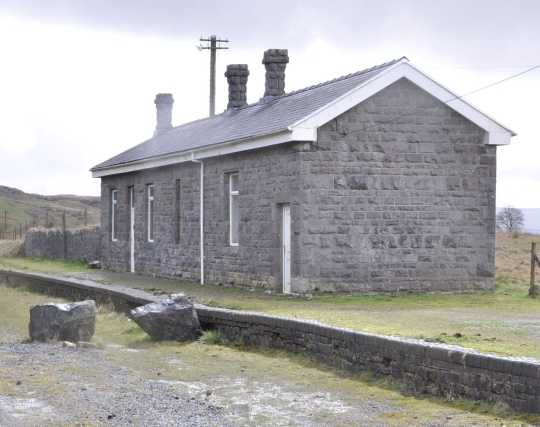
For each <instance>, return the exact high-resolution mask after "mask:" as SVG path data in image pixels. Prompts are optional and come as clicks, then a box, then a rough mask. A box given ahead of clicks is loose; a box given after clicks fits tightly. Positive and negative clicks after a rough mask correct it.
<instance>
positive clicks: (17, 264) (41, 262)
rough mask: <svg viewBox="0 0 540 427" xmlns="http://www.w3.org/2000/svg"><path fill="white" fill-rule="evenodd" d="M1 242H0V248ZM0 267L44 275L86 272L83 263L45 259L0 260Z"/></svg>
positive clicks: (86, 268)
mask: <svg viewBox="0 0 540 427" xmlns="http://www.w3.org/2000/svg"><path fill="white" fill-rule="evenodd" d="M1 244H2V241H1V240H0V247H1ZM0 267H1V268H5V269H11V270H21V271H29V272H33V273H44V274H62V273H70V272H71V273H72V272H84V271H87V270H88V267H87V266H86V263H85V262H82V261H74V260H63V259H47V258H30V257H29V258H6V257H4V258H0Z"/></svg>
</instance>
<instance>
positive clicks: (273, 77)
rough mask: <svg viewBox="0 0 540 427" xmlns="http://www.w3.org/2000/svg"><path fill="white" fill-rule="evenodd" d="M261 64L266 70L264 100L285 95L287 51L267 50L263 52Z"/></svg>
mask: <svg viewBox="0 0 540 427" xmlns="http://www.w3.org/2000/svg"><path fill="white" fill-rule="evenodd" d="M262 63H263V64H264V67H265V68H266V83H265V91H264V98H268V97H275V96H280V95H284V94H285V68H286V67H287V64H288V63H289V51H288V50H287V49H268V50H267V51H266V52H264V56H263V60H262Z"/></svg>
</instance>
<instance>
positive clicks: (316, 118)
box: [289, 59, 517, 145]
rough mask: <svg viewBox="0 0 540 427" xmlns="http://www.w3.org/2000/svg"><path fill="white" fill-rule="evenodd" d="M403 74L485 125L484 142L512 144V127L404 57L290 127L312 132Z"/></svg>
mask: <svg viewBox="0 0 540 427" xmlns="http://www.w3.org/2000/svg"><path fill="white" fill-rule="evenodd" d="M401 78H406V79H408V80H410V81H411V82H413V83H414V84H416V85H417V86H419V87H421V88H422V89H424V90H425V91H426V92H428V93H429V94H431V95H432V96H434V97H435V98H437V99H438V100H440V101H441V102H443V103H445V104H447V105H448V106H449V107H450V108H452V109H454V110H455V111H457V112H458V113H460V114H461V115H462V116H464V117H466V118H467V119H469V120H470V121H471V122H473V123H474V124H476V125H477V126H479V127H480V128H482V129H484V130H485V131H486V138H485V140H484V143H485V144H489V145H509V144H510V138H511V137H512V136H515V135H517V134H516V133H515V132H514V131H512V130H511V129H510V128H507V127H506V126H503V125H502V124H500V123H498V122H496V121H495V120H494V119H492V118H491V117H489V116H488V115H487V114H485V113H483V112H482V111H480V110H479V109H478V108H476V107H474V106H473V105H471V104H470V103H468V102H467V101H465V100H464V99H463V98H459V95H457V94H455V93H454V92H452V91H451V90H450V89H448V88H446V87H445V86H443V85H442V84H440V83H439V82H437V81H436V80H435V79H433V78H432V77H430V76H428V75H427V74H425V73H424V72H423V71H421V70H419V69H418V68H416V67H415V66H414V65H412V64H410V63H409V61H408V60H407V59H402V60H401V61H400V62H398V63H397V64H394V65H392V66H391V67H388V68H387V69H386V70H383V71H381V72H380V73H378V74H377V75H375V76H374V77H372V78H371V79H369V80H368V81H366V82H364V83H363V84H361V85H360V86H358V87H356V88H354V89H352V90H350V91H349V92H347V93H345V94H344V95H342V96H340V97H339V98H336V100H334V101H332V102H331V103H329V104H327V105H325V106H324V107H321V108H319V109H318V110H317V111H315V112H313V113H311V114H310V115H308V116H307V117H304V118H303V119H301V120H299V121H297V122H296V123H294V124H292V125H291V126H289V130H291V131H293V132H297V131H299V130H300V129H302V130H303V131H305V132H308V133H309V132H312V131H313V130H314V129H315V131H316V129H317V128H318V127H320V126H322V125H323V124H325V123H328V122H329V121H330V120H333V119H334V118H336V117H338V116H339V115H341V114H343V113H344V112H346V111H347V110H349V109H351V108H352V107H354V106H355V105H358V104H359V103H361V102H363V101H365V100H366V99H367V98H369V97H370V96H373V95H375V94H376V93H377V92H380V91H381V90H383V89H384V88H386V87H388V86H389V85H391V84H392V83H394V82H396V81H397V80H399V79H401ZM454 98H457V99H454ZM450 100H452V101H450ZM449 101H450V102H449Z"/></svg>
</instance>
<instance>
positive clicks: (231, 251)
mask: <svg viewBox="0 0 540 427" xmlns="http://www.w3.org/2000/svg"><path fill="white" fill-rule="evenodd" d="M239 250H240V246H238V245H237V246H225V247H224V248H223V253H224V254H227V255H237V254H238V251H239Z"/></svg>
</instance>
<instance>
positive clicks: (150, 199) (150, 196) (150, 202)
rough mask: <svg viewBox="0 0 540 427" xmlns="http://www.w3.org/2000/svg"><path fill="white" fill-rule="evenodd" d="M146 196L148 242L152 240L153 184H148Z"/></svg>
mask: <svg viewBox="0 0 540 427" xmlns="http://www.w3.org/2000/svg"><path fill="white" fill-rule="evenodd" d="M147 196H148V218H147V222H148V241H149V242H153V241H154V239H153V237H154V221H153V218H154V185H153V184H152V185H149V186H148V191H147Z"/></svg>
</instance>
